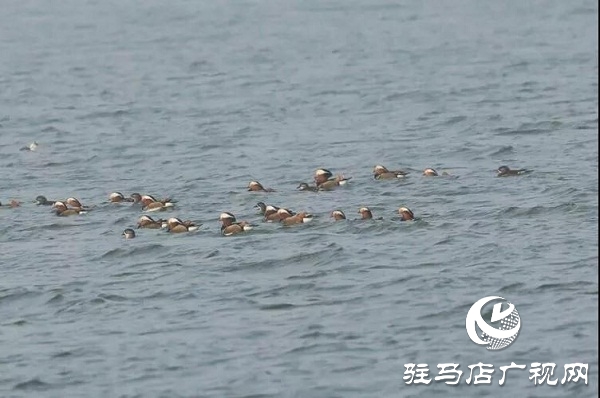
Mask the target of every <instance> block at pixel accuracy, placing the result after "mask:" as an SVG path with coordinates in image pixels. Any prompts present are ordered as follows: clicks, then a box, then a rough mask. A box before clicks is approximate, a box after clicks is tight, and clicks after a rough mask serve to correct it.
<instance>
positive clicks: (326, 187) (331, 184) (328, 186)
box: [317, 175, 352, 191]
mask: <svg viewBox="0 0 600 398" xmlns="http://www.w3.org/2000/svg"><path fill="white" fill-rule="evenodd" d="M351 178H352V177H349V178H345V177H344V176H342V175H338V176H335V178H333V179H331V180H327V181H325V182H323V183H320V184H318V185H317V188H318V190H319V191H331V190H332V189H334V188H336V187H338V186H340V185H344V184H346V183H347V182H348V180H350V179H351Z"/></svg>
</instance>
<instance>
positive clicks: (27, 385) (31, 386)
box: [13, 378, 52, 391]
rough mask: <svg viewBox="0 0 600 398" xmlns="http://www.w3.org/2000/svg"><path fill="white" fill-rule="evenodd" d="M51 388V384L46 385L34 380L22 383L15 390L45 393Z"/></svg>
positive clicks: (16, 385) (36, 379)
mask: <svg viewBox="0 0 600 398" xmlns="http://www.w3.org/2000/svg"><path fill="white" fill-rule="evenodd" d="M51 387H52V385H51V384H48V383H45V382H43V381H41V380H40V379H38V378H34V379H30V380H27V381H24V382H22V383H18V384H15V386H14V387H13V390H25V391H45V390H47V389H49V388H51Z"/></svg>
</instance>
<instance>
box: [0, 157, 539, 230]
mask: <svg viewBox="0 0 600 398" xmlns="http://www.w3.org/2000/svg"><path fill="white" fill-rule="evenodd" d="M23 149H24V150H34V149H35V148H33V149H31V148H28V147H26V148H23ZM528 172H530V170H526V169H511V168H509V167H508V166H500V167H499V168H498V170H497V176H498V177H508V176H519V175H522V174H525V173H528ZM408 174H409V173H408V172H406V171H403V170H389V169H387V168H386V167H384V166H381V165H377V166H375V168H374V169H373V178H374V179H376V180H393V179H403V178H406V177H407V176H408ZM422 175H423V176H426V177H450V178H456V177H455V176H452V175H449V174H447V173H445V172H444V173H441V174H438V172H437V171H436V170H434V169H431V168H428V169H425V170H424V171H423V173H422ZM351 178H352V177H349V178H346V177H344V176H343V175H339V174H338V175H335V176H334V174H333V173H332V172H331V171H329V170H327V169H318V170H316V171H315V174H314V177H313V179H314V185H310V184H308V183H306V182H303V183H300V185H298V187H297V188H296V189H297V190H299V191H309V192H319V191H329V190H333V189H336V188H337V187H340V186H343V185H345V184H346V183H347V182H348V181H349V180H350V179H351ZM248 191H254V192H274V190H273V189H271V188H265V187H264V186H263V185H262V184H261V183H260V182H258V181H251V182H250V183H249V184H248ZM108 200H109V202H111V203H131V204H133V205H135V206H140V208H141V210H142V211H143V212H144V213H154V212H163V211H168V210H171V209H173V208H175V206H176V201H175V200H173V199H171V198H165V199H158V200H157V199H156V198H155V197H154V196H152V195H148V194H140V193H132V194H131V195H129V196H127V197H126V196H125V195H123V194H122V193H120V192H113V193H111V194H110V196H109V198H108ZM35 203H36V204H37V205H40V206H51V207H52V208H53V210H54V211H55V213H56V215H57V216H60V217H67V216H75V215H81V214H85V213H87V212H88V211H90V210H91V209H92V207H88V206H84V205H83V204H82V203H81V202H80V201H79V200H78V199H77V198H73V197H71V198H67V199H66V200H48V199H47V198H46V197H45V196H42V195H40V196H38V197H37V198H36V200H35ZM20 204H21V203H20V202H19V201H17V200H14V199H13V200H11V201H10V202H9V203H8V204H6V205H2V203H0V207H11V208H14V207H18V206H20ZM256 208H257V209H258V210H259V211H260V214H261V215H262V220H263V222H271V223H280V224H282V225H284V226H291V225H296V224H303V223H306V222H309V221H311V220H312V219H313V215H312V214H310V213H308V212H306V211H298V212H294V211H292V210H290V209H287V208H285V207H278V206H275V205H272V204H266V203H264V202H258V203H257V205H256ZM358 214H360V218H361V219H363V220H368V219H372V218H373V214H372V213H371V210H370V209H369V208H368V207H361V208H360V209H359V210H358ZM330 217H331V218H332V219H333V220H335V221H341V220H346V215H345V214H344V212H343V211H342V210H339V209H334V210H332V211H331V213H330ZM398 219H399V220H400V221H412V220H414V219H415V216H414V213H413V212H412V210H410V209H409V208H408V207H404V206H403V207H400V208H399V209H398ZM219 221H220V222H221V234H222V235H224V236H231V235H237V234H241V233H245V232H247V231H250V230H251V229H252V228H254V225H252V224H250V223H249V222H247V221H238V220H237V218H236V216H235V215H234V214H233V213H229V212H223V213H221V214H220V216H219ZM201 225H202V224H197V223H195V222H193V221H190V220H185V221H184V220H181V219H180V218H177V217H168V218H156V219H155V218H153V217H151V216H150V215H149V214H143V215H142V216H141V217H140V218H139V219H138V220H137V228H150V229H164V230H166V231H168V232H170V233H186V232H193V231H197V230H198V229H199V227H200V226H201ZM122 236H123V237H124V238H125V239H131V238H135V236H136V235H135V230H134V229H133V228H127V229H125V230H124V231H123V233H122Z"/></svg>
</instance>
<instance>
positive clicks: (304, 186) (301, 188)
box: [296, 182, 319, 192]
mask: <svg viewBox="0 0 600 398" xmlns="http://www.w3.org/2000/svg"><path fill="white" fill-rule="evenodd" d="M296 189H297V190H298V191H309V192H317V191H318V190H319V188H317V187H313V186H310V185H308V184H307V183H305V182H301V183H300V185H298V186H297V187H296Z"/></svg>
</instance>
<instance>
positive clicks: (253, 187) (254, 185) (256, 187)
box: [248, 181, 275, 192]
mask: <svg viewBox="0 0 600 398" xmlns="http://www.w3.org/2000/svg"><path fill="white" fill-rule="evenodd" d="M248 191H254V192H275V190H274V189H272V188H265V187H263V186H262V184H261V183H260V182H258V181H250V183H249V184H248Z"/></svg>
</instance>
